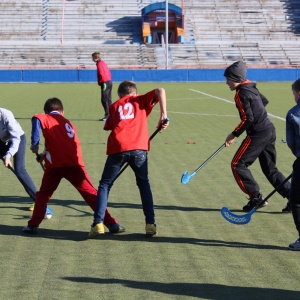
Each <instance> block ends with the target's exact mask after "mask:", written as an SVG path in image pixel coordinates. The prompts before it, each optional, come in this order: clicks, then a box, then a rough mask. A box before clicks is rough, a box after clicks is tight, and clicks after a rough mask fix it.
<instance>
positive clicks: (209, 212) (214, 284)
mask: <svg viewBox="0 0 300 300" xmlns="http://www.w3.org/2000/svg"><path fill="white" fill-rule="evenodd" d="M290 85H291V82H285V83H276V82H274V83H263V82H262V83H259V84H258V87H259V89H260V91H261V92H262V93H264V94H265V95H266V96H267V97H268V98H269V100H270V103H269V105H268V106H267V110H268V112H269V113H270V114H272V115H273V117H270V118H271V120H272V121H273V123H274V124H275V126H276V130H277V152H278V168H279V169H280V170H281V172H282V173H284V174H285V175H289V174H290V173H291V170H292V163H293V161H294V157H293V156H292V154H291V152H290V150H289V149H288V147H287V145H286V143H284V142H282V141H281V140H282V139H283V140H284V139H285V121H284V119H285V115H286V112H287V111H288V109H289V108H291V107H292V106H293V105H294V102H293V101H294V100H293V96H292V93H291V90H290ZM117 86H118V84H117V83H114V89H113V100H116V99H117V98H116V95H117V94H116V90H117ZM155 87H164V88H165V89H166V93H167V98H168V111H169V114H168V116H169V118H170V126H169V128H168V129H167V130H166V131H164V132H162V133H161V134H158V135H157V136H155V138H154V139H153V140H152V142H151V151H150V154H149V177H150V182H151V186H152V190H153V195H154V202H155V209H156V222H157V226H158V236H156V237H153V238H150V239H149V238H146V237H145V235H144V216H143V213H142V208H141V203H140V196H139V192H138V189H137V187H136V184H135V179H134V175H133V172H132V171H131V170H130V169H128V170H126V171H125V172H124V173H123V174H122V175H121V176H120V178H119V179H118V180H117V181H116V182H115V184H114V186H113V187H112V189H111V193H110V199H109V209H110V211H111V213H112V215H113V216H114V217H115V218H117V219H118V220H119V222H120V223H121V224H122V225H124V226H125V227H126V230H127V231H126V233H124V234H121V235H111V234H109V233H107V234H105V236H103V237H99V238H96V239H93V240H88V239H87V234H88V232H89V229H90V225H91V223H92V220H93V215H92V211H91V210H90V208H89V207H88V206H87V205H86V204H85V202H84V201H83V200H82V199H81V197H80V195H79V194H78V193H77V191H76V190H75V189H74V188H73V187H72V186H71V185H70V184H69V183H68V182H66V181H62V182H61V184H60V186H59V188H58V189H57V191H55V193H54V195H53V197H52V199H51V200H50V202H49V206H50V207H51V209H52V210H53V211H54V216H53V218H52V219H51V220H44V221H43V222H42V224H41V225H40V229H39V233H38V235H35V236H28V235H24V234H23V233H22V228H23V227H24V226H25V225H26V224H27V221H28V220H29V217H30V212H29V211H28V207H29V205H30V204H31V200H30V199H29V197H28V196H27V195H26V193H25V191H24V189H23V188H22V186H21V185H20V184H19V183H18V181H17V179H16V178H15V177H14V175H13V174H12V172H10V171H9V170H8V169H5V168H4V167H3V166H2V167H0V175H1V183H0V189H1V194H0V207H1V210H0V215H1V222H0V265H1V285H0V299H5V300H10V299H72V300H74V299H110V300H111V299H194V298H197V299H300V287H299V280H300V272H299V267H298V261H299V255H300V253H297V252H292V251H289V250H287V246H288V244H289V243H291V242H293V241H294V240H295V239H296V238H297V231H296V229H295V226H294V223H293V220H292V216H291V214H282V213H281V209H282V208H283V207H284V206H285V205H286V200H285V199H282V198H281V197H280V195H278V194H275V195H274V196H272V198H271V199H270V201H269V206H267V207H266V208H263V209H261V210H260V211H258V212H256V213H255V214H254V215H253V216H252V220H251V222H250V223H249V224H247V225H244V226H237V225H233V224H231V223H228V222H227V221H225V220H224V219H223V217H222V216H221V214H220V209H221V208H222V207H223V206H228V207H229V208H230V209H231V210H232V211H234V212H235V213H236V214H244V212H242V211H241V207H242V206H243V205H244V204H245V203H246V202H247V199H246V195H245V194H243V193H242V191H241V190H240V189H239V187H238V186H237V184H236V183H235V180H234V178H233V175H232V173H231V169H230V162H231V159H232V157H233V155H234V153H235V151H236V150H237V148H238V146H239V144H240V142H241V141H242V138H243V137H240V138H238V139H236V141H235V143H234V144H232V145H231V146H230V147H229V148H226V149H223V150H222V151H221V152H220V153H219V154H217V156H216V157H214V158H213V159H212V160H211V161H210V162H209V163H208V164H207V165H205V166H204V167H203V168H202V169H201V170H200V171H199V172H198V173H197V174H196V175H195V176H194V177H193V178H192V179H191V181H190V182H189V183H188V184H187V185H182V184H181V182H180V179H181V176H182V174H183V172H185V171H188V172H189V174H190V173H191V172H193V171H194V170H195V169H196V168H197V167H198V166H199V165H200V164H202V162H204V161H205V160H206V159H207V158H208V157H209V156H210V155H211V154H212V153H213V152H214V151H215V150H216V149H217V148H219V147H220V146H221V145H222V143H224V140H225V138H226V136H227V135H228V134H229V133H230V132H231V131H232V130H233V129H234V128H235V126H236V125H237V124H238V123H239V116H238V112H237V109H236V107H235V105H234V103H233V96H234V92H231V91H230V90H229V89H228V87H227V86H226V85H225V83H159V84H157V83H138V88H139V92H140V93H144V92H147V91H148V90H150V89H153V88H155ZM0 88H1V96H0V107H4V108H7V109H10V110H12V111H13V113H14V114H15V117H16V118H17V119H18V121H19V122H20V124H21V125H22V127H23V129H24V131H25V132H26V135H27V144H28V151H27V153H26V166H27V169H28V172H29V173H30V175H31V176H32V178H33V180H34V182H35V184H36V186H37V187H39V185H40V181H41V178H42V172H43V171H42V169H41V167H40V165H39V164H38V163H36V162H35V156H34V155H33V154H32V153H31V152H30V150H29V147H30V130H31V123H30V119H31V117H32V116H33V115H34V114H35V113H40V112H43V105H44V102H45V100H46V99H48V98H50V97H54V96H55V97H58V98H60V99H61V100H62V101H63V104H64V107H65V116H66V117H67V118H68V119H70V120H71V121H72V122H73V123H74V124H75V126H76V127H77V129H78V135H79V138H80V140H81V142H82V149H83V156H84V160H85V162H86V167H87V170H88V172H89V174H90V177H91V179H92V181H93V183H94V185H95V186H96V187H97V186H98V181H99V179H100V176H101V174H102V169H103V165H104V162H105V159H106V154H105V151H106V144H105V143H106V139H107V136H108V133H107V132H105V131H103V130H102V126H103V122H99V121H97V120H98V119H99V118H100V117H102V116H103V109H102V107H101V103H100V96H99V88H98V87H97V85H96V84H1V85H0ZM158 118H159V107H156V108H154V111H153V112H152V114H151V115H150V117H149V133H150V134H151V133H152V132H154V131H155V129H156V125H157V121H158ZM251 170H252V171H253V174H254V177H255V178H256V180H257V181H258V183H259V184H260V187H261V191H262V193H263V194H264V195H267V194H269V193H270V192H271V191H272V190H273V188H272V186H271V185H270V184H269V183H268V181H267V179H266V178H265V177H264V175H263V174H262V172H261V170H260V167H259V164H258V162H255V163H254V164H253V165H252V166H251Z"/></svg>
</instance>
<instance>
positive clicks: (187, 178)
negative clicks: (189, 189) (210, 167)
mask: <svg viewBox="0 0 300 300" xmlns="http://www.w3.org/2000/svg"><path fill="white" fill-rule="evenodd" d="M195 174H196V172H193V173H192V174H191V175H188V171H185V172H184V173H183V174H182V176H181V183H182V184H187V183H188V182H189V181H190V180H191V178H192V177H193V176H195Z"/></svg>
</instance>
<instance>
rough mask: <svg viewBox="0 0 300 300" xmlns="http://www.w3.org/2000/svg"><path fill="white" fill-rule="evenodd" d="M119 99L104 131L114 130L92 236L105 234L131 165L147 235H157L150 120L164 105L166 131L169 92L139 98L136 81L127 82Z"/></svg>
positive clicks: (161, 121) (112, 106)
mask: <svg viewBox="0 0 300 300" xmlns="http://www.w3.org/2000/svg"><path fill="white" fill-rule="evenodd" d="M118 95H119V97H120V99H119V100H117V101H116V102H114V103H113V104H112V105H110V106H109V115H108V118H107V120H106V123H105V125H104V130H111V133H110V135H109V137H108V141H107V152H106V154H107V155H108V157H107V160H106V163H105V166H104V170H103V173H102V178H101V180H100V185H99V188H98V195H97V204H96V209H95V212H94V222H93V224H92V227H91V230H90V233H89V237H90V238H92V237H95V236H97V235H98V234H104V226H103V221H104V215H105V210H106V207H107V202H108V194H109V191H110V188H111V187H112V185H113V183H114V181H115V179H116V177H117V175H118V173H119V171H120V170H121V168H122V166H123V165H124V164H125V163H128V164H129V165H130V167H131V168H132V170H133V171H134V174H135V177H136V183H137V186H138V188H139V191H140V195H141V200H142V205H143V212H144V215H145V221H146V235H148V236H153V235H155V234H156V233H157V231H156V224H155V215H154V205H153V197H152V192H151V188H150V183H149V179H148V158H147V153H148V151H149V149H150V139H149V133H148V124H147V118H148V116H149V114H150V113H151V111H152V109H153V107H154V106H155V104H156V103H157V102H159V104H160V117H159V121H158V128H160V127H161V128H162V129H166V128H167V126H168V125H169V123H168V122H167V123H163V121H164V120H165V119H166V118H167V105H166V95H165V90H164V89H162V88H158V89H155V90H152V91H150V92H148V93H146V94H145V95H140V96H139V95H138V93H137V87H136V85H135V83H134V82H132V81H123V82H122V83H121V84H120V85H119V88H118Z"/></svg>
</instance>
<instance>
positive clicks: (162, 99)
mask: <svg viewBox="0 0 300 300" xmlns="http://www.w3.org/2000/svg"><path fill="white" fill-rule="evenodd" d="M155 95H156V96H157V98H158V101H159V106H160V118H159V120H158V125H157V128H159V127H160V126H161V128H162V130H164V129H166V128H167V127H168V126H169V122H167V123H164V124H163V125H162V122H163V121H164V120H165V119H166V118H167V117H168V114H167V99H166V91H165V89H163V88H158V89H155Z"/></svg>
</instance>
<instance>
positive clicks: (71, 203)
mask: <svg viewBox="0 0 300 300" xmlns="http://www.w3.org/2000/svg"><path fill="white" fill-rule="evenodd" d="M0 203H14V204H20V203H22V204H24V203H26V204H28V206H29V205H30V204H31V203H32V202H31V199H30V198H29V197H18V196H0ZM48 204H49V206H50V207H51V205H62V206H64V207H69V208H70V209H72V210H76V211H80V212H82V213H83V215H82V216H87V215H88V216H91V215H92V214H93V213H92V211H91V212H90V213H89V212H85V211H82V210H80V209H78V208H75V206H81V205H83V206H88V205H87V204H86V203H85V201H84V200H82V201H81V200H59V199H51V200H50V201H49V203H48ZM16 206H17V205H14V206H10V207H8V206H5V207H6V208H18V207H16ZM5 207H0V209H1V208H5ZM108 208H128V209H139V210H141V209H142V204H141V203H140V200H139V199H137V203H136V204H135V203H134V204H133V203H123V202H120V203H117V202H108ZM154 208H155V209H157V210H170V211H173V210H177V211H200V212H201V211H203V212H206V211H211V212H214V211H216V212H220V210H221V208H220V209H218V208H209V207H207V208H206V207H192V206H175V205H157V204H155V205H154ZM19 209H20V210H23V211H24V210H25V211H27V208H26V207H19ZM231 211H232V212H234V213H241V214H245V212H243V211H242V210H238V209H232V210H231ZM255 213H263V214H281V215H282V212H281V211H278V212H270V211H264V210H259V211H257V212H255ZM80 217H81V216H80Z"/></svg>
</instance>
